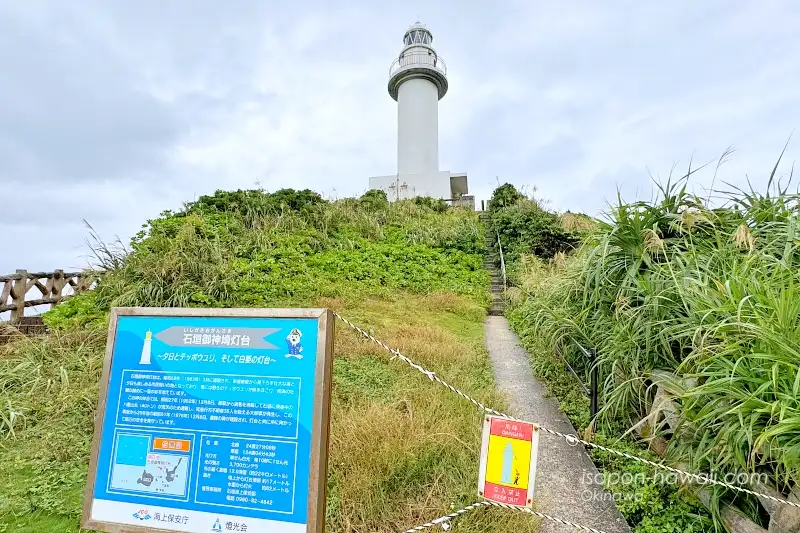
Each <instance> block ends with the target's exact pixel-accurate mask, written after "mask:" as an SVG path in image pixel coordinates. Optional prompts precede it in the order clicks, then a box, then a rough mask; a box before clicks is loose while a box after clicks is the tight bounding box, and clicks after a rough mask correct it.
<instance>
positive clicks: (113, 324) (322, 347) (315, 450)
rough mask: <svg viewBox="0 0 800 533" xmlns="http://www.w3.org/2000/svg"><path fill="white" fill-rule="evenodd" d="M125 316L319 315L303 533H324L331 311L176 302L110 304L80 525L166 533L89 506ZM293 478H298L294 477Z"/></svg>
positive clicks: (117, 532)
mask: <svg viewBox="0 0 800 533" xmlns="http://www.w3.org/2000/svg"><path fill="white" fill-rule="evenodd" d="M123 316H147V317H187V318H206V317H208V318H298V319H300V318H314V319H317V352H316V364H315V369H314V407H313V409H314V411H313V419H312V427H311V441H310V450H311V458H310V461H309V476H308V507H307V520H306V524H307V525H306V533H323V531H324V529H325V499H326V488H327V468H328V439H329V433H330V403H331V379H332V369H333V341H334V329H335V328H334V316H333V312H332V311H331V310H329V309H324V308H299V309H277V308H275V309H266V308H237V309H217V308H176V307H116V308H112V309H111V313H110V320H109V326H108V340H107V342H106V353H105V359H104V361H103V373H102V377H101V379H100V396H99V401H98V406H97V409H96V411H95V415H94V436H93V438H92V448H91V457H90V460H89V476H88V480H87V483H86V488H85V490H84V496H83V513H82V516H81V524H80V525H81V527H82V528H84V529H91V530H96V531H103V532H106V533H164V531H168V530H165V529H161V528H153V527H149V526H138V525H129V524H119V523H113V522H101V521H96V520H92V519H91V518H90V517H91V508H92V503H93V501H94V491H95V484H96V481H97V479H96V476H97V467H98V455H99V451H100V440H101V437H102V433H103V426H104V423H105V418H106V414H107V413H106V403H107V396H108V386H109V379H110V377H111V364H112V359H113V356H114V348H115V344H116V337H117V322H118V319H119V318H120V317H123ZM296 482H297V480H296Z"/></svg>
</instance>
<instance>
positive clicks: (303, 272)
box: [0, 190, 533, 533]
mask: <svg viewBox="0 0 800 533" xmlns="http://www.w3.org/2000/svg"><path fill="white" fill-rule="evenodd" d="M483 231H484V230H483V226H482V225H481V224H480V223H479V221H478V218H477V216H476V215H475V213H471V212H467V211H462V210H456V209H444V210H443V209H441V208H440V206H439V204H438V203H437V202H433V201H425V200H420V201H417V202H413V201H407V202H399V203H394V204H391V205H390V204H389V203H388V202H386V198H385V195H381V194H380V193H374V192H373V193H368V194H366V195H364V197H362V198H358V199H345V200H341V201H337V202H327V201H325V200H323V199H322V198H320V197H318V196H317V195H315V194H314V193H310V192H309V191H289V190H286V191H279V192H278V193H273V194H266V193H263V192H261V191H236V192H229V193H227V192H218V193H217V194H215V195H212V196H206V197H201V198H200V199H199V200H198V201H197V202H195V203H192V204H188V205H186V206H185V207H184V209H182V210H180V211H179V212H175V213H172V212H166V213H164V214H163V215H162V216H161V217H159V218H157V219H155V220H151V221H149V222H148V223H147V224H146V225H145V227H144V229H143V231H142V232H141V233H140V234H139V235H138V236H136V237H135V238H134V239H133V242H132V243H131V244H130V252H129V253H127V254H124V255H119V254H117V253H115V252H114V251H113V250H109V249H107V248H106V249H100V250H98V251H97V252H98V253H97V256H98V257H99V258H101V259H102V260H103V262H104V264H105V266H107V267H108V271H107V272H106V273H105V274H104V276H103V277H102V279H101V281H100V284H99V286H98V287H97V289H95V290H94V291H92V292H89V293H85V294H83V295H80V296H77V297H74V298H73V299H71V300H69V301H68V302H67V303H65V304H63V305H61V306H59V307H57V308H56V309H55V310H54V311H51V312H49V313H48V314H47V315H46V317H45V319H46V322H47V323H48V325H49V326H50V327H51V328H52V329H53V332H52V333H51V334H49V335H48V336H46V337H44V338H42V339H21V340H17V341H14V342H11V343H10V344H7V345H4V346H0V437H2V440H0V456H1V457H2V461H0V479H2V480H3V482H2V483H0V531H9V532H10V531H14V532H17V533H34V532H35V533H63V532H75V531H77V529H78V527H77V524H78V518H79V514H80V506H81V491H82V490H83V486H84V483H85V480H86V475H87V465H88V454H89V446H90V441H91V432H92V428H93V421H92V413H93V410H94V408H95V406H96V404H97V393H98V384H97V382H98V379H99V375H100V369H101V365H102V358H103V350H104V346H105V338H106V330H105V327H104V326H105V323H106V320H107V312H108V309H109V308H110V307H111V306H132V305H135V306H203V307H207V306H212V307H213V306H219V307H222V306H231V307H247V306H259V307H262V306H263V307H283V306H309V307H310V306H314V307H317V306H324V307H329V308H333V309H335V310H337V311H339V312H340V313H342V314H343V315H345V316H347V317H349V318H350V319H352V320H353V321H354V322H356V323H358V324H360V325H362V326H364V327H366V328H368V329H372V330H373V331H374V332H375V334H376V335H378V336H379V337H381V338H382V339H383V340H385V341H386V342H388V343H390V344H391V345H392V346H395V347H397V348H399V349H400V350H401V351H403V352H404V353H407V354H408V355H409V356H412V357H414V358H415V359H417V360H419V361H421V362H422V364H424V365H426V366H428V367H429V368H431V369H433V370H434V371H436V372H437V373H438V374H440V375H442V376H446V378H447V380H448V381H450V382H451V383H454V384H455V385H456V386H458V387H460V388H463V389H464V390H467V391H469V392H470V394H472V395H474V396H475V397H477V398H480V399H481V401H484V402H487V403H490V404H493V405H500V406H502V401H501V400H500V399H499V398H497V397H496V395H495V392H494V386H493V380H492V376H491V369H490V367H489V364H488V361H487V357H486V352H485V348H484V346H483V330H482V321H483V317H484V316H485V313H486V311H485V307H486V304H487V302H488V283H489V278H488V274H487V273H486V272H485V271H484V270H483V268H482V257H481V254H482V253H483V252H484V246H485V245H484V235H483ZM336 327H337V332H336V346H335V354H336V355H335V361H334V371H333V379H334V390H333V408H332V422H331V432H332V433H331V449H330V467H329V482H328V512H327V527H328V531H331V532H345V531H347V532H365V533H366V532H389V531H392V532H394V531H397V530H402V529H406V528H408V527H412V526H416V525H418V524H419V523H422V522H425V521H427V520H429V519H431V518H435V517H437V516H440V515H442V514H444V513H445V512H448V511H449V510H450V509H451V508H452V507H451V506H456V507H460V506H463V505H466V504H469V503H472V502H473V501H474V500H475V494H474V493H475V486H476V483H477V471H476V468H475V465H476V464H477V455H476V454H477V452H478V447H479V442H480V429H479V428H480V422H481V413H480V412H478V411H477V410H475V409H473V408H472V406H471V405H470V404H469V403H466V402H463V401H462V400H461V399H460V398H458V397H457V396H455V395H448V394H444V393H442V391H441V389H439V388H437V387H434V386H432V385H431V384H430V382H429V381H428V380H427V379H426V378H425V377H424V376H422V375H421V374H419V373H416V372H414V371H413V370H410V369H408V368H405V367H403V366H402V365H398V364H397V363H396V362H395V363H391V362H389V358H388V357H387V354H386V353H384V352H382V351H381V348H379V347H378V346H376V345H375V344H374V343H368V342H364V341H363V339H361V338H360V337H359V336H358V335H357V334H356V333H354V332H353V331H351V330H349V329H347V328H346V327H344V326H342V324H341V323H339V324H337V325H336ZM501 515H502V516H503V518H502V520H499V519H498V518H499V517H500V516H501ZM458 526H459V528H460V530H461V531H465V532H475V533H477V532H493V531H501V530H502V531H505V530H506V529H507V528H510V529H512V530H514V531H531V530H532V528H533V523H532V522H531V520H530V519H529V518H528V517H525V516H524V515H522V514H521V513H519V514H514V515H508V514H507V513H505V512H504V511H503V510H495V509H492V510H487V511H481V512H476V513H470V514H468V515H466V516H464V517H463V518H461V519H460V520H459V524H458Z"/></svg>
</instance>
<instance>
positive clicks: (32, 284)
mask: <svg viewBox="0 0 800 533" xmlns="http://www.w3.org/2000/svg"><path fill="white" fill-rule="evenodd" d="M95 279H96V276H95V275H94V274H92V273H91V272H64V271H63V270H56V271H55V272H28V271H27V270H17V272H16V273H14V274H10V275H7V276H0V283H2V287H3V289H2V292H0V313H4V312H6V311H11V320H10V322H11V324H19V323H21V322H22V319H23V318H24V317H25V308H26V307H35V306H38V305H50V308H51V309H52V308H53V307H54V306H56V305H58V304H59V303H61V302H62V301H64V299H66V298H69V297H70V296H72V295H73V294H77V293H79V292H83V291H86V290H88V289H90V288H91V287H92V284H93V283H94V281H95ZM67 287H70V288H71V290H69V292H67V293H65V292H64V289H66V288H67ZM34 288H35V289H38V291H39V294H38V295H37V294H35V292H34V294H33V296H34V297H33V298H30V299H28V292H30V291H31V290H32V289H34Z"/></svg>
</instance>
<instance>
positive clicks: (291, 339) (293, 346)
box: [286, 328, 303, 359]
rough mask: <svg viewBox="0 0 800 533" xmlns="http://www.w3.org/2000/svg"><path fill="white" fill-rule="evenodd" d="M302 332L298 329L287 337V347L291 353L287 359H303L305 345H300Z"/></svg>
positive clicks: (293, 330) (287, 355)
mask: <svg viewBox="0 0 800 533" xmlns="http://www.w3.org/2000/svg"><path fill="white" fill-rule="evenodd" d="M300 337H301V334H300V330H299V329H297V328H294V329H292V331H290V332H289V334H288V335H287V336H286V345H287V346H288V348H289V353H287V354H286V357H294V358H295V359H302V358H303V356H302V355H301V354H302V353H303V345H302V344H300Z"/></svg>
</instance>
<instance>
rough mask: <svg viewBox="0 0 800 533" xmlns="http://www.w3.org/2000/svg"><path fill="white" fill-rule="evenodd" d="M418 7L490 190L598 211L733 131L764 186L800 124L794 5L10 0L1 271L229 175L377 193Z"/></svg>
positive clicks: (3, 34)
mask: <svg viewBox="0 0 800 533" xmlns="http://www.w3.org/2000/svg"><path fill="white" fill-rule="evenodd" d="M417 18H419V19H420V20H421V21H422V22H423V23H425V24H427V25H428V27H429V28H430V29H431V31H432V32H433V35H434V42H433V44H434V46H435V47H436V49H437V51H438V52H439V54H440V55H441V56H442V57H443V58H444V59H445V61H446V62H447V65H448V76H449V81H450V90H449V92H448V94H447V95H446V96H445V98H444V99H443V100H442V101H441V102H440V107H439V121H440V130H439V136H440V168H441V169H442V170H451V171H454V172H461V171H466V172H468V173H469V186H470V191H471V192H472V193H474V194H475V195H476V198H477V199H478V201H480V200H481V199H486V198H488V197H489V195H490V193H491V190H492V188H493V186H495V185H496V183H497V180H498V179H499V181H500V182H501V183H502V182H505V181H510V182H512V183H514V184H516V185H518V186H527V187H528V188H530V187H533V186H536V187H537V188H538V190H539V195H541V196H543V197H544V198H546V199H549V200H550V202H551V206H552V207H553V208H556V209H559V210H566V209H570V210H573V211H577V210H582V211H586V212H589V213H590V214H598V213H599V212H600V211H601V210H602V209H604V208H605V206H606V201H607V200H612V199H613V197H614V196H615V194H616V189H617V187H620V188H621V189H622V190H623V192H624V193H625V195H626V198H633V197H634V196H635V195H636V194H637V191H638V193H639V196H644V197H649V195H650V191H651V177H650V175H651V174H652V175H653V176H662V177H663V176H666V175H667V174H668V173H669V172H670V169H671V168H672V166H673V164H675V163H677V164H678V168H679V169H680V170H683V169H684V168H685V167H686V166H687V165H688V162H689V159H690V157H692V156H693V157H694V161H695V162H697V163H700V162H706V161H709V160H713V159H715V158H717V157H719V156H720V155H721V154H722V152H723V151H724V150H725V149H726V148H727V147H728V146H730V145H733V146H734V147H735V148H736V149H737V152H736V153H735V154H734V156H733V157H732V159H731V160H730V161H729V162H728V163H727V164H726V165H724V166H723V169H722V171H721V174H720V177H719V178H718V184H719V181H720V180H727V181H730V182H734V183H739V184H741V183H743V182H744V180H745V179H746V176H750V179H751V181H752V182H753V184H754V185H756V186H758V187H761V188H763V185H764V184H765V180H766V176H767V175H768V174H769V171H770V169H771V166H772V165H773V163H774V162H775V160H776V158H777V156H778V154H779V153H780V150H781V149H782V148H783V145H784V143H785V142H786V141H787V139H788V138H789V136H790V135H791V134H792V131H793V130H794V128H796V127H797V126H798V123H799V122H800V113H799V112H800V103H799V102H800V100H799V99H798V98H799V95H800V89H798V87H799V86H800V61H798V58H800V38H798V34H797V28H798V27H800V4H798V3H797V2H793V1H791V0H783V1H780V0H775V1H770V0H760V1H758V2H754V1H751V0H747V1H745V0H740V1H737V0H726V1H708V0H704V1H702V2H697V1H675V2H655V1H653V2H642V1H630V2H616V1H609V0H606V1H604V2H596V1H594V0H592V1H580V2H579V1H571V2H542V1H539V0H523V1H519V2H516V1H514V2H512V1H499V2H496V3H492V2H485V1H481V2H477V1H465V0H460V1H452V2H432V1H430V0H428V1H410V0H407V1H404V2H384V1H379V0H374V1H361V2H347V1H339V2H310V1H296V2H274V1H271V0H237V1H234V2H220V1H218V0H186V1H177V0H169V1H168V0H137V1H135V2H132V1H130V0H114V1H109V0H102V1H101V0H98V1H96V2H95V1H89V0H76V1H72V2H61V1H55V0H54V1H51V2H40V1H36V0H26V1H24V2H19V1H13V0H0V232H2V235H3V239H2V241H0V242H2V244H0V274H3V273H6V272H13V270H14V269H16V268H27V269H29V270H39V269H41V270H53V269H55V268H65V269H69V268H74V267H82V266H84V265H85V262H86V252H87V247H86V245H85V244H84V240H85V239H86V237H87V236H88V233H87V231H86V229H85V227H84V226H83V222H82V219H84V218H85V219H87V220H88V221H89V222H90V223H91V224H92V225H93V226H94V227H95V228H96V229H97V230H98V231H99V232H100V234H101V235H102V237H103V238H105V239H107V240H111V239H113V238H114V236H115V235H119V236H120V237H121V238H122V239H123V240H124V241H126V242H127V240H128V239H129V238H130V237H131V236H132V235H133V234H134V233H135V232H136V231H137V230H138V229H139V227H140V226H141V224H142V223H143V222H144V221H145V220H146V219H148V218H152V217H155V216H157V215H158V213H159V212H161V211H162V210H164V209H168V208H171V209H177V208H179V207H180V206H181V203H182V202H183V201H187V200H192V199H194V198H196V197H197V196H199V195H201V194H207V193H211V192H213V191H214V190H215V189H219V188H221V189H236V188H253V187H256V186H257V184H260V186H262V187H264V188H265V189H267V190H275V189H279V188H282V187H294V188H306V187H308V188H311V189H314V190H317V191H319V192H320V193H322V194H324V195H326V196H339V197H341V196H347V195H353V194H360V193H362V192H364V191H365V190H366V188H367V183H368V181H367V178H368V177H369V176H373V175H383V174H390V173H392V172H394V171H395V169H396V103H395V102H394V101H393V100H392V99H391V98H390V97H389V95H388V93H387V89H386V82H387V73H388V68H389V65H390V63H391V62H392V60H393V59H394V58H395V57H396V55H397V54H398V53H399V51H400V49H401V47H402V37H403V33H404V32H405V30H406V28H407V27H408V25H410V24H411V23H413V22H414V21H415V20H416V19H417ZM799 143H800V138H797V135H795V138H794V140H793V141H792V142H791V143H790V146H789V149H788V152H787V156H786V164H785V165H784V167H783V168H784V171H786V172H788V170H789V169H790V166H791V164H792V162H793V161H794V159H795V158H796V155H797V154H798V153H800V151H798V150H800V148H798V146H800V144H799ZM676 172H677V171H676ZM712 175H713V171H712V170H709V171H707V172H703V173H702V174H701V175H699V176H697V177H696V178H695V179H694V180H693V182H692V183H693V184H694V186H695V187H696V189H697V190H698V191H701V190H702V187H704V186H708V184H709V183H710V181H711V178H712Z"/></svg>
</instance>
